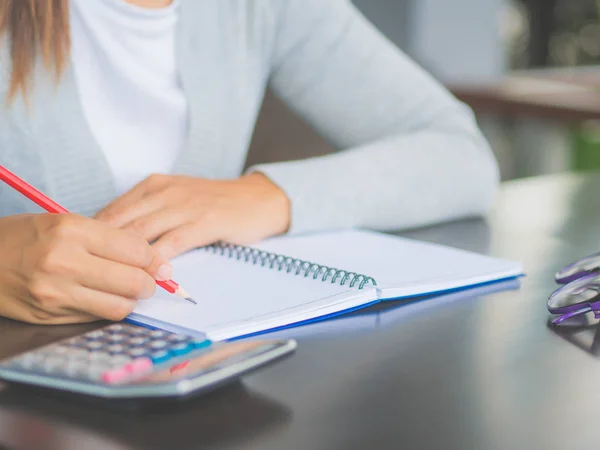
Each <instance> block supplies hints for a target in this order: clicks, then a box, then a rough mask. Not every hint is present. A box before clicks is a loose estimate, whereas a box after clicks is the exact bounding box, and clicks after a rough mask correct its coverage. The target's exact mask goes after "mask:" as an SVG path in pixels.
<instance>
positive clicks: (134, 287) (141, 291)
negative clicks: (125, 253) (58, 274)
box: [75, 256, 156, 299]
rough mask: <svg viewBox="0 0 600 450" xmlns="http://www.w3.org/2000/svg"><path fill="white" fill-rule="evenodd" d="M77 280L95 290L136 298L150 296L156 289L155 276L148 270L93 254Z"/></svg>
mask: <svg viewBox="0 0 600 450" xmlns="http://www.w3.org/2000/svg"><path fill="white" fill-rule="evenodd" d="M155 270H156V269H155ZM75 281H76V282H77V283H79V284H80V285H81V286H83V287H86V288H88V289H91V290H94V291H100V292H104V293H106V294H112V295H117V296H119V297H127V298H135V299H141V298H144V299H145V298H150V297H152V296H153V295H154V292H155V290H156V281H155V278H153V277H152V276H151V275H150V274H149V273H148V272H147V271H146V270H144V269H141V268H137V267H132V266H128V265H125V264H121V263H117V262H113V261H108V260H106V259H102V258H97V257H93V256H92V257H90V258H87V259H86V261H85V271H80V272H79V273H78V277H77V278H76V279H75Z"/></svg>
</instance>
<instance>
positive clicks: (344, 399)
mask: <svg viewBox="0 0 600 450" xmlns="http://www.w3.org/2000/svg"><path fill="white" fill-rule="evenodd" d="M598 191H600V174H592V175H582V176H575V175H570V176H552V177H543V178H536V179H531V180H526V181H518V182H512V183H509V184H507V185H505V187H504V189H503V191H502V194H501V196H500V198H499V199H498V202H497V205H496V208H495V210H494V211H493V213H492V214H491V215H490V217H489V220H487V222H484V221H480V220H474V221H468V222H462V223H454V224H449V225H445V226H441V227H435V228H431V229H426V230H420V231H415V232H411V233H404V234H405V235H407V236H411V237H415V238H419V239H425V240H430V241H435V242H440V243H446V244H452V245H454V246H458V247H462V248H465V249H469V250H475V251H480V252H485V253H489V254H492V255H496V256H502V257H508V258H512V259H516V260H520V261H522V262H523V264H524V266H525V269H526V272H527V274H528V276H527V277H526V278H525V279H524V280H523V281H522V286H521V289H520V290H517V291H507V292H500V293H493V294H489V295H480V296H478V297H475V298H464V299H462V300H452V299H446V300H429V301H428V302H422V303H416V304H413V305H409V306H405V307H403V308H400V309H398V308H396V309H392V310H383V311H380V313H379V314H377V313H376V312H374V311H371V314H365V315H361V316H352V317H349V318H347V319H344V320H340V321H337V322H332V323H331V325H330V326H328V327H323V326H321V327H320V328H315V329H314V330H315V333H313V335H312V336H306V334H307V333H306V329H303V328H299V329H297V330H296V331H295V332H292V335H293V334H294V333H295V334H296V335H297V336H298V339H299V344H300V346H299V350H298V352H297V354H296V355H295V356H293V357H292V358H290V359H287V360H285V361H283V362H281V363H280V364H277V365H275V366H273V367H271V368H269V369H267V370H264V371H261V372H259V373H256V374H254V375H251V376H248V377H247V378H245V380H244V382H243V383H238V384H236V385H233V386H230V387H227V388H224V389H223V390H221V391H219V392H216V393H213V394H211V395H209V396H207V397H204V398H201V399H199V400H197V401H193V402H191V403H190V404H186V405H181V406H179V407H175V406H170V407H168V408H165V409H164V410H162V411H148V412H143V413H134V412H121V411H113V410H110V409H105V408H103V407H97V406H88V405H85V404H79V403H73V402H70V401H64V400H62V399H53V398H47V397H43V396H38V395H33V394H30V393H23V392H19V391H13V390H11V389H2V390H0V442H4V443H6V444H8V445H10V446H11V447H12V446H14V448H19V449H34V448H35V449H61V450H65V449H67V450H68V449H76V450H80V449H82V448H85V449H102V450H104V449H119V450H121V449H144V450H148V449H154V448H156V449H165V448H173V449H178V450H183V449H187V448H216V449H250V450H252V449H262V450H270V449H273V450H282V449H285V450H295V449H299V450H305V449H328V450H336V449H340V450H353V449H357V450H358V449H360V450H363V449H366V448H368V449H379V448H386V449H387V448H389V449H398V448H410V449H441V448H444V449H447V450H451V449H456V450H467V449H477V450H483V449H494V450H496V449H498V450H499V449H529V450H534V449H544V450H553V449H588V448H589V449H592V448H597V445H598V436H597V415H596V414H597V411H598V409H599V407H600V394H599V393H597V392H596V389H595V388H596V383H597V380H598V379H600V360H599V359H598V357H600V351H596V353H597V354H595V347H597V345H596V346H595V343H596V342H599V340H598V337H597V336H596V334H595V333H596V330H595V329H594V328H589V329H587V330H585V329H584V330H582V331H580V332H577V333H572V332H563V333H561V334H557V333H556V332H555V331H553V330H552V328H550V327H548V325H547V319H548V315H547V313H546V307H545V300H546V298H547V296H548V294H549V293H550V292H551V291H552V289H553V287H554V285H553V273H554V272H555V270H556V269H557V268H558V267H559V266H561V265H562V264H565V263H567V262H569V261H570V260H572V259H575V258H576V257H579V256H582V255H584V254H587V253H589V252H592V251H595V250H598V248H599V247H600V229H599V228H598V224H599V223H600V196H598V195H597V192H598ZM80 330H81V328H70V327H66V328H49V327H34V326H25V325H21V324H16V323H13V322H9V321H0V357H1V356H5V355H8V354H10V353H13V352H15V351H18V350H20V349H22V348H26V347H29V346H31V345H35V344H38V343H44V342H47V341H48V340H50V339H57V338H60V337H62V336H64V335H69V334H73V333H77V332H78V331H80ZM303 336H306V337H303ZM599 336H600V335H599Z"/></svg>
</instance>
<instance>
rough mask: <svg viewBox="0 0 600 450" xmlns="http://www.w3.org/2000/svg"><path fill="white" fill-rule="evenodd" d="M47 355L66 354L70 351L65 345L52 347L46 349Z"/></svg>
mask: <svg viewBox="0 0 600 450" xmlns="http://www.w3.org/2000/svg"><path fill="white" fill-rule="evenodd" d="M47 351H48V353H57V354H63V355H64V354H67V353H69V352H70V351H71V349H70V348H69V347H67V346H65V345H53V346H52V347H49V348H48V349H47Z"/></svg>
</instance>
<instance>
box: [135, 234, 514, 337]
mask: <svg viewBox="0 0 600 450" xmlns="http://www.w3.org/2000/svg"><path fill="white" fill-rule="evenodd" d="M173 268H174V273H175V274H176V279H177V281H178V282H179V283H181V285H182V286H185V288H186V289H187V290H188V291H189V292H190V294H191V295H192V297H193V298H194V299H195V300H196V301H198V305H192V304H190V303H188V302H186V301H184V300H181V299H178V298H174V297H173V296H171V295H169V294H167V293H166V292H163V291H162V290H160V291H157V293H156V295H155V296H154V297H152V298H151V299H149V300H145V301H141V302H139V303H138V306H137V307H136V309H135V311H134V312H133V313H132V314H131V316H130V317H129V320H130V321H133V322H138V323H142V324H146V325H149V326H153V327H157V328H162V329H166V330H169V331H175V332H184V333H190V334H201V335H205V336H207V337H208V338H210V339H212V340H215V341H220V340H228V339H234V338H240V337H245V336H249V335H254V334H257V333H264V332H267V331H272V330H276V329H279V328H284V327H289V326H294V325H300V324H303V323H307V322H311V321H315V320H322V319H326V318H328V317H332V316H335V315H339V314H342V313H344V312H348V311H353V310H356V309H359V308H364V307H366V306H368V305H371V304H374V303H378V302H380V301H384V300H391V299H402V298H413V297H416V296H422V295H431V294H434V293H442V292H448V291H451V290H454V289H461V288H466V287H470V286H477V285H482V284H485V283H490V282H495V281H499V280H506V279H509V278H516V277H519V276H521V275H522V274H523V271H522V268H521V265H520V264H518V263H515V262H511V261H506V260H502V259H497V258H491V257H488V256H483V255H479V254H475V253H471V252H467V251H463V250H457V249H454V248H449V247H444V246H440V245H436V244H430V243H424V242H419V241H414V240H410V239H404V238H399V237H394V236H390V235H386V234H381V233H375V232H370V231H362V230H347V231H339V232H330V233H320V234H313V235H303V236H294V237H281V238H275V239H270V240H267V241H264V242H262V243H260V244H258V245H257V246H254V247H243V246H235V245H228V244H216V245H213V246H209V247H204V248H201V249H198V250H195V251H193V252H190V253H187V254H185V255H183V256H181V257H179V258H177V259H175V260H174V261H173Z"/></svg>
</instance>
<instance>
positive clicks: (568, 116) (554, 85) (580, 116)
mask: <svg viewBox="0 0 600 450" xmlns="http://www.w3.org/2000/svg"><path fill="white" fill-rule="evenodd" d="M449 87H450V89H451V91H452V92H453V93H454V95H456V96H457V97H458V98H459V99H460V100H462V101H464V102H465V103H467V104H468V105H470V106H471V107H472V108H473V109H474V110H475V111H476V112H485V113H493V114H498V115H504V116H517V117H519V116H520V117H523V116H525V117H535V118H543V119H551V120H554V121H559V122H565V123H570V122H582V121H585V120H598V119H600V67H590V68H578V69H571V70H567V69H544V70H530V71H523V72H515V73H513V74H511V75H508V76H506V77H504V78H503V79H502V80H500V81H498V82H494V83H487V84H481V85H476V86H474V85H459V84H456V85H452V86H449Z"/></svg>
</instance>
